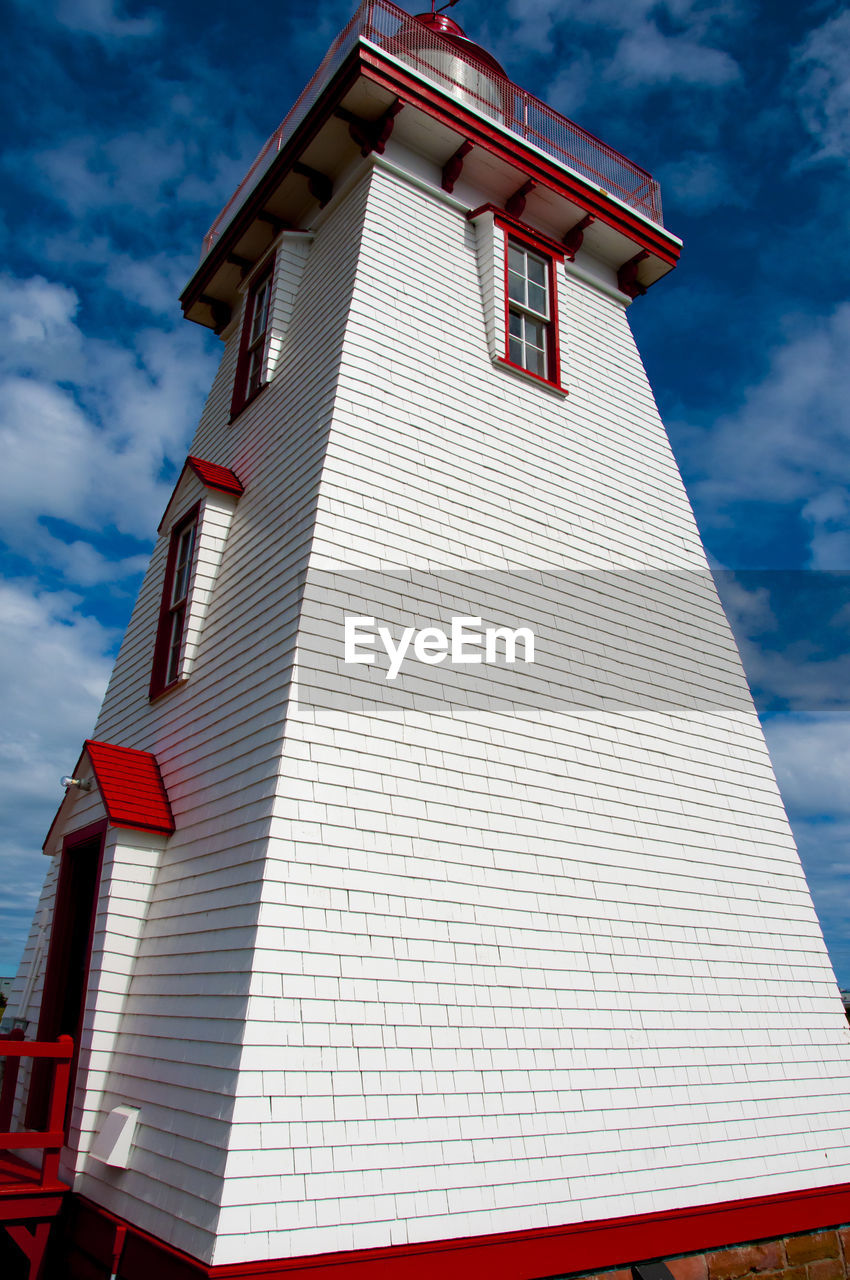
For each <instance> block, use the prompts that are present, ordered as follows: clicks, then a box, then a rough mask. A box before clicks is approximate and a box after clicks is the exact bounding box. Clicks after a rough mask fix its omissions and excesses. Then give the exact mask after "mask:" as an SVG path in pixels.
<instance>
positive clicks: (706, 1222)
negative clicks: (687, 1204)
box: [73, 1183, 850, 1280]
mask: <svg viewBox="0 0 850 1280" xmlns="http://www.w3.org/2000/svg"><path fill="white" fill-rule="evenodd" d="M73 1198H74V1200H75V1201H76V1202H77V1209H78V1212H79V1213H82V1215H83V1219H84V1220H85V1219H86V1218H88V1220H89V1221H90V1222H92V1230H93V1229H94V1222H96V1221H98V1220H99V1221H100V1222H104V1221H105V1222H111V1223H112V1224H113V1229H114V1230H118V1229H119V1228H122V1227H123V1228H125V1229H126V1233H127V1234H126V1244H125V1246H124V1252H123V1259H122V1262H121V1265H120V1270H119V1273H118V1274H119V1277H120V1280H149V1275H150V1270H149V1269H150V1268H153V1267H156V1270H157V1280H196V1278H200V1280H271V1278H272V1277H276V1276H277V1277H287V1278H288V1280H434V1276H435V1275H439V1277H440V1280H470V1277H475V1276H486V1277H487V1280H534V1278H535V1277H542V1276H553V1275H555V1276H556V1275H566V1274H569V1273H577V1272H582V1271H595V1270H603V1269H605V1268H608V1267H614V1266H624V1265H629V1264H631V1263H635V1262H644V1261H647V1260H649V1259H652V1258H670V1257H673V1256H675V1255H676V1254H682V1253H699V1252H702V1251H704V1250H706V1249H719V1248H725V1247H727V1246H729V1245H736V1244H745V1243H748V1242H750V1241H754V1240H767V1239H774V1238H777V1237H779V1236H786V1235H793V1234H796V1233H800V1232H808V1231H818V1230H822V1229H824V1228H827V1227H837V1226H841V1225H843V1224H845V1223H847V1222H850V1184H847V1183H842V1184H839V1185H837V1186H832V1187H818V1188H814V1189H811V1190H805V1191H790V1192H784V1193H781V1194H779V1195H773V1196H757V1197H754V1198H751V1199H746V1200H730V1201H723V1202H721V1203H718V1204H710V1205H701V1206H698V1207H695V1208H687V1209H670V1210H666V1211H664V1212H661V1213H646V1214H637V1215H635V1216H632V1217H627V1218H609V1219H603V1220H598V1221H593V1222H583V1223H575V1224H572V1225H570V1226H563V1227H544V1228H540V1229H537V1230H529V1231H509V1232H503V1233H500V1234H498V1235H490V1236H472V1237H467V1238H462V1239H455V1240H435V1241H428V1242H427V1243H424V1244H411V1245H394V1246H390V1247H387V1248H381V1249H358V1250H352V1251H350V1252H344V1253H323V1254H314V1255H311V1256H309V1257H300V1258H279V1259H274V1260H272V1261H268V1262H243V1263H231V1264H228V1265H225V1266H208V1265H206V1264H204V1263H201V1262H198V1261H197V1260H196V1259H194V1258H191V1257H190V1256H189V1255H188V1254H186V1253H184V1252H182V1250H179V1249H175V1248H174V1247H173V1246H171V1245H168V1244H166V1243H165V1241H163V1240H159V1239H157V1238H156V1237H155V1236H152V1235H150V1234H149V1233H148V1232H145V1231H141V1230H139V1229H138V1228H137V1227H133V1226H132V1225H131V1224H129V1223H127V1222H125V1221H123V1220H122V1219H120V1218H118V1217H116V1216H115V1215H114V1214H110V1213H108V1212H107V1211H106V1210H104V1209H101V1208H100V1207H99V1206H98V1205H95V1204H94V1203H92V1202H91V1201H89V1200H85V1199H84V1198H83V1197H78V1196H75V1197H73ZM92 1216H93V1220H92ZM86 1234H89V1232H86ZM79 1244H80V1245H81V1247H85V1242H84V1241H83V1240H82V1239H80V1240H79Z"/></svg>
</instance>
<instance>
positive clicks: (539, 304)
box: [528, 283, 549, 316]
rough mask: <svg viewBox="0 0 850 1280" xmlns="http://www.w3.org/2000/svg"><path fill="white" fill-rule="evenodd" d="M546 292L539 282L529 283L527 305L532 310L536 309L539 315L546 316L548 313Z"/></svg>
mask: <svg viewBox="0 0 850 1280" xmlns="http://www.w3.org/2000/svg"><path fill="white" fill-rule="evenodd" d="M547 292H548V291H547V290H546V289H544V288H542V287H541V286H540V285H539V284H533V283H529V286H528V305H529V307H530V309H531V310H532V311H536V312H537V314H538V315H541V316H548V314H549V305H548V298H547Z"/></svg>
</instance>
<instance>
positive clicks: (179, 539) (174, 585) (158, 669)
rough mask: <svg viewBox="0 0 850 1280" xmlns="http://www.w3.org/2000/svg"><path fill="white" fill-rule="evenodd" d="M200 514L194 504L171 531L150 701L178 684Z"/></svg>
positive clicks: (198, 504)
mask: <svg viewBox="0 0 850 1280" xmlns="http://www.w3.org/2000/svg"><path fill="white" fill-rule="evenodd" d="M200 511H201V504H200V503H197V505H196V506H194V507H193V508H192V510H191V511H189V512H187V514H186V515H185V516H183V518H182V519H181V520H178V521H177V523H176V524H174V525H172V528H171V537H170V540H169V544H168V559H167V560H166V564H165V581H164V582H163V587H162V599H161V601H160V606H159V622H158V624H157V630H156V644H155V646H154V655H153V669H152V671H151V682H150V696H151V698H157V697H159V695H160V694H161V693H164V692H165V691H166V689H171V688H173V687H174V685H176V684H178V683H179V680H180V662H181V659H182V657H183V651H184V649H185V642H186V614H187V612H188V608H189V595H190V588H191V585H192V570H193V568H194V564H195V554H196V551H197V546H198V523H199V519H200Z"/></svg>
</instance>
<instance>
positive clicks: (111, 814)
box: [85, 739, 174, 834]
mask: <svg viewBox="0 0 850 1280" xmlns="http://www.w3.org/2000/svg"><path fill="white" fill-rule="evenodd" d="M85 750H86V751H87V752H88V757H89V760H90V761H91V765H92V769H93V770H94V776H95V778H96V779H97V785H98V788H99V790H100V794H101V797H102V799H103V803H104V807H105V809H106V816H107V818H108V819H109V821H110V823H111V825H112V826H114V827H140V828H141V829H142V830H144V831H162V832H164V833H165V834H170V833H171V832H172V831H173V830H174V819H173V817H172V816H171V805H170V804H169V803H168V795H167V794H166V790H165V787H164V786H163V782H162V777H161V775H160V772H159V765H158V764H157V762H156V756H154V755H151V753H150V752H149V751H136V750H134V749H133V748H132V747H115V746H113V745H112V744H111V743H109V742H92V741H91V740H90V739H87V741H86V743H85Z"/></svg>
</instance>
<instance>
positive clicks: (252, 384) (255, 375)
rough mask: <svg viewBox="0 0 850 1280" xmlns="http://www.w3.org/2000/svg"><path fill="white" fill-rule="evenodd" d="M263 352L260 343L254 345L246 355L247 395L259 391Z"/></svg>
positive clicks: (261, 379) (261, 377) (261, 378)
mask: <svg viewBox="0 0 850 1280" xmlns="http://www.w3.org/2000/svg"><path fill="white" fill-rule="evenodd" d="M264 354H265V351H264V348H263V346H262V344H260V346H258V347H255V348H254V349H253V351H251V353H250V354H249V356H248V395H249V396H250V395H252V394H253V392H255V391H259V389H260V387H261V385H262V381H263V356H264Z"/></svg>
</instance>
